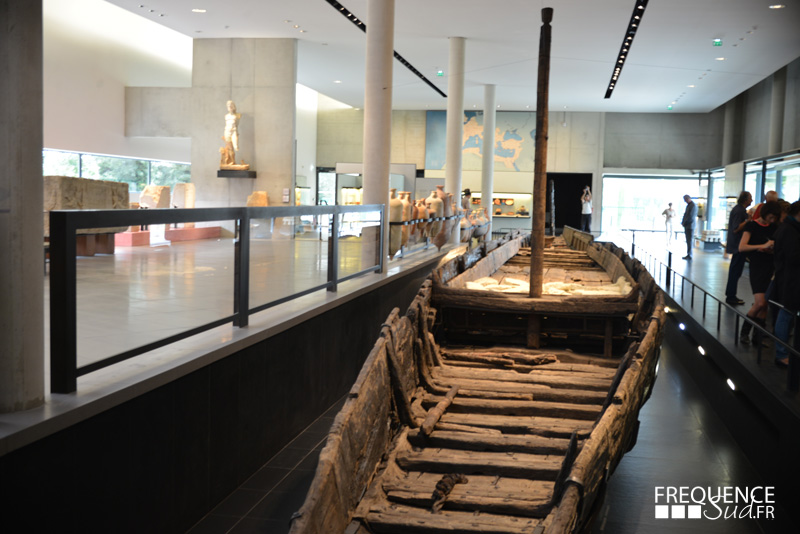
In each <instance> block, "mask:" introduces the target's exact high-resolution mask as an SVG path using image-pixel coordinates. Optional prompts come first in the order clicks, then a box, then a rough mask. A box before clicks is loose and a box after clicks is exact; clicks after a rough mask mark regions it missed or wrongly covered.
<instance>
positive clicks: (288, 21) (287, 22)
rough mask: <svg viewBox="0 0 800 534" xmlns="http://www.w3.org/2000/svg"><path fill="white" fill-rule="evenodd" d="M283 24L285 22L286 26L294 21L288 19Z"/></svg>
mask: <svg viewBox="0 0 800 534" xmlns="http://www.w3.org/2000/svg"><path fill="white" fill-rule="evenodd" d="M283 22H285V23H286V24H289V23H290V22H292V21H291V20H289V19H286V20H284V21H283Z"/></svg>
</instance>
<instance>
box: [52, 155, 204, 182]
mask: <svg viewBox="0 0 800 534" xmlns="http://www.w3.org/2000/svg"><path fill="white" fill-rule="evenodd" d="M42 173H43V174H44V175H45V176H75V177H78V178H93V179H96V180H107V181H111V182H126V183H127V184H129V189H130V191H142V189H144V187H145V186H146V185H168V186H170V187H171V186H173V185H175V184H177V183H187V182H189V181H190V180H191V165H189V164H188V163H178V162H173V161H158V160H147V159H133V158H121V157H117V156H101V155H98V154H81V153H78V152H63V151H60V150H43V151H42Z"/></svg>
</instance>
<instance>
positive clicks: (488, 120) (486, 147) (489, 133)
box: [481, 84, 497, 221]
mask: <svg viewBox="0 0 800 534" xmlns="http://www.w3.org/2000/svg"><path fill="white" fill-rule="evenodd" d="M495 101H496V98H495V86H494V85H491V84H489V85H486V86H485V87H484V88H483V160H482V161H481V208H486V209H487V210H488V212H489V220H490V221H491V220H492V212H493V210H492V194H493V192H494V130H495V119H496V118H497V108H496V104H495Z"/></svg>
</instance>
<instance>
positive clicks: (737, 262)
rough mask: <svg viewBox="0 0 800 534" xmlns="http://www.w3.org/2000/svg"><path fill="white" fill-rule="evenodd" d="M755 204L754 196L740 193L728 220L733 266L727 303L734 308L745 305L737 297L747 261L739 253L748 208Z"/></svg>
mask: <svg viewBox="0 0 800 534" xmlns="http://www.w3.org/2000/svg"><path fill="white" fill-rule="evenodd" d="M752 203H753V195H751V194H750V193H748V192H747V191H742V192H741V193H739V198H738V200H737V201H736V205H735V206H734V207H733V209H732V210H731V216H730V218H729V219H728V239H727V241H726V243H725V251H726V252H727V253H728V254H732V256H731V266H730V268H729V269H728V285H727V286H726V288H725V302H727V303H728V304H731V305H733V306H738V305H739V304H744V301H743V300H742V299H740V298H739V297H737V296H736V289H737V288H738V286H739V278H741V276H742V271H744V264H745V261H746V260H747V254H746V253H745V252H739V241H741V240H742V228H743V227H744V223H745V222H747V207H748V206H750V204H752Z"/></svg>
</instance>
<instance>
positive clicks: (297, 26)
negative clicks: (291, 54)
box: [292, 24, 300, 30]
mask: <svg viewBox="0 0 800 534" xmlns="http://www.w3.org/2000/svg"><path fill="white" fill-rule="evenodd" d="M299 27H300V25H299V24H295V25H294V26H292V28H294V29H295V30H296V29H297V28H299Z"/></svg>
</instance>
